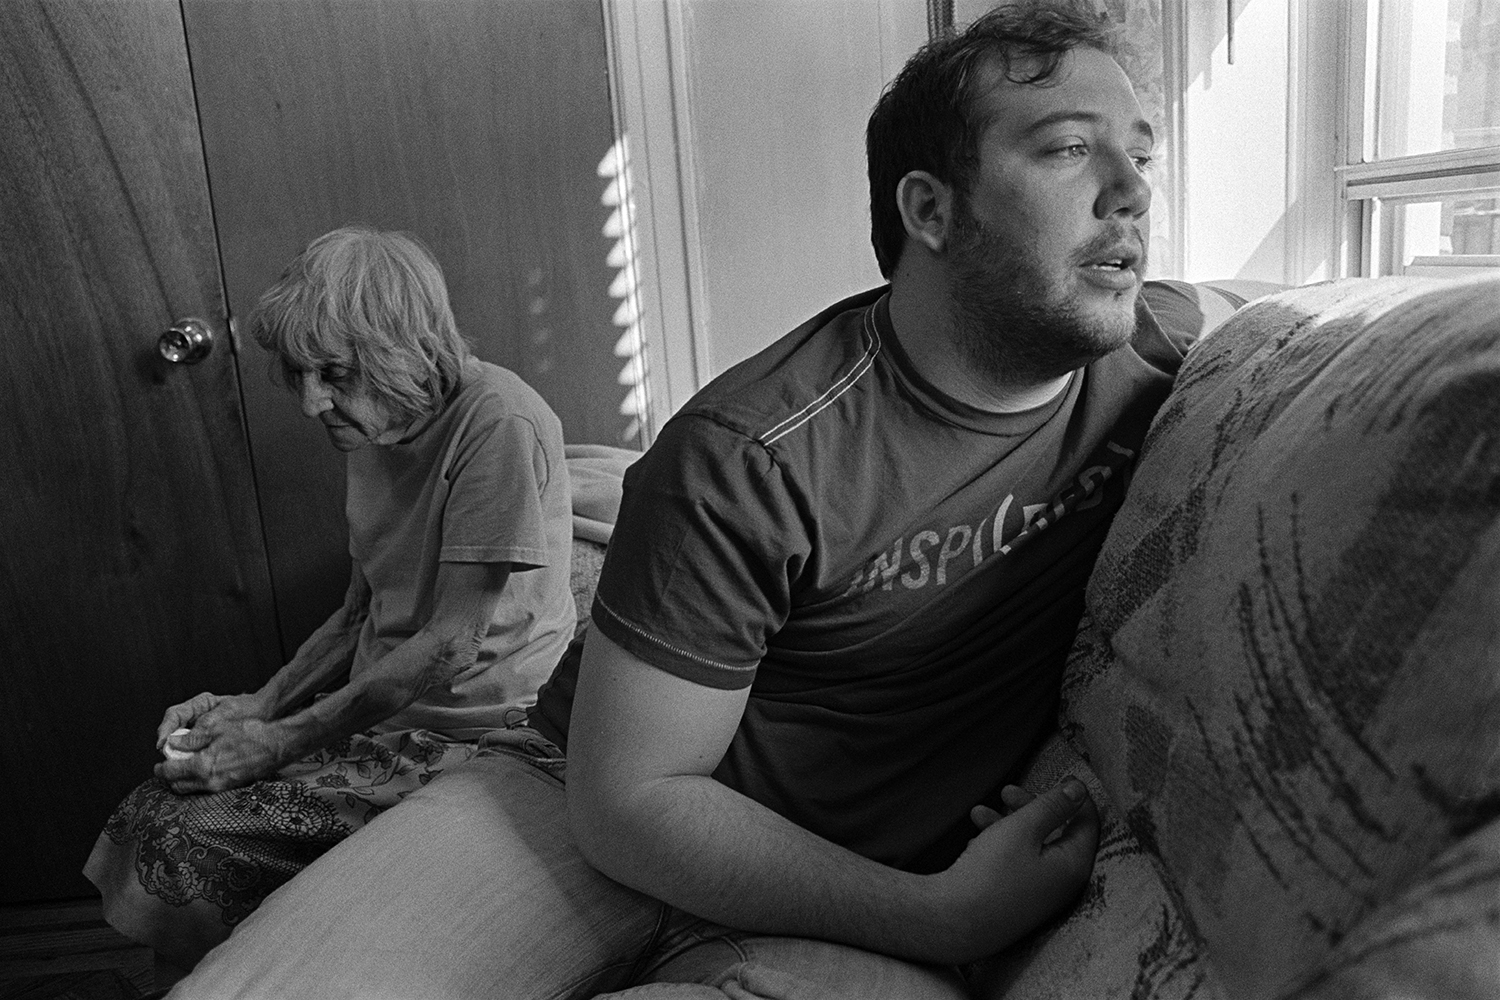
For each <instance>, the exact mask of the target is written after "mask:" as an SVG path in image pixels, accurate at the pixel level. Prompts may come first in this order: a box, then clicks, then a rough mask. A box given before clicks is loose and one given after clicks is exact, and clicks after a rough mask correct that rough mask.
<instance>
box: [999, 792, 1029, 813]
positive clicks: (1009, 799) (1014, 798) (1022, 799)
mask: <svg viewBox="0 0 1500 1000" xmlns="http://www.w3.org/2000/svg"><path fill="white" fill-rule="evenodd" d="M1034 798H1036V796H1035V795H1034V794H1032V793H1031V792H1028V791H1027V790H1026V789H1024V788H1022V787H1021V786H1020V785H1006V786H1005V787H1004V788H1002V789H1000V802H1001V803H1002V804H1003V805H1004V806H1005V808H1006V809H1007V810H1009V811H1010V812H1015V811H1016V810H1017V809H1020V808H1021V807H1022V806H1024V805H1026V803H1028V802H1030V801H1031V800H1032V799H1034Z"/></svg>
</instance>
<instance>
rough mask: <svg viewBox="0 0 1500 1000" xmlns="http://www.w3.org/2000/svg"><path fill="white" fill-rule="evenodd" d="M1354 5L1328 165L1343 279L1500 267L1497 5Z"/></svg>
mask: <svg viewBox="0 0 1500 1000" xmlns="http://www.w3.org/2000/svg"><path fill="white" fill-rule="evenodd" d="M1351 7H1352V8H1353V10H1352V12H1351V15H1350V19H1349V22H1348V34H1347V48H1346V62H1347V69H1346V73H1345V77H1344V80H1345V94H1346V97H1345V105H1344V116H1343V117H1344V122H1345V141H1344V144H1343V150H1342V157H1341V160H1342V162H1341V164H1340V165H1339V166H1338V167H1337V173H1338V178H1339V181H1338V183H1339V191H1340V195H1341V198H1342V200H1343V203H1344V206H1345V212H1344V219H1343V230H1342V233H1341V235H1342V238H1343V239H1342V242H1343V246H1344V250H1345V269H1346V271H1347V272H1348V273H1350V274H1371V275H1374V274H1454V275H1456V274H1462V273H1467V272H1470V271H1473V270H1476V269H1480V268H1496V267H1500V0H1368V3H1366V4H1357V3H1356V4H1353V5H1351Z"/></svg>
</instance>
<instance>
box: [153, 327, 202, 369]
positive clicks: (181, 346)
mask: <svg viewBox="0 0 1500 1000" xmlns="http://www.w3.org/2000/svg"><path fill="white" fill-rule="evenodd" d="M156 349H157V350H158V351H160V352H161V356H162V357H164V358H166V359H167V360H168V361H170V362H172V363H173V364H174V365H195V364H197V363H198V362H200V361H202V360H203V359H204V358H206V357H208V352H209V351H211V350H213V349H214V332H213V331H212V330H210V329H209V328H208V324H207V323H205V322H203V321H202V320H201V319H180V320H178V321H177V322H176V323H173V324H172V326H171V328H170V329H168V330H167V332H166V333H164V334H162V335H161V339H160V340H158V341H157V342H156Z"/></svg>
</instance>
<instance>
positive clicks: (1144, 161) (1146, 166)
mask: <svg viewBox="0 0 1500 1000" xmlns="http://www.w3.org/2000/svg"><path fill="white" fill-rule="evenodd" d="M1131 159H1132V160H1134V161H1135V169H1137V170H1139V171H1140V172H1141V173H1143V174H1144V173H1146V172H1147V171H1149V170H1150V169H1151V168H1152V167H1154V166H1156V157H1155V156H1154V155H1152V154H1151V153H1136V154H1135V155H1133V156H1131Z"/></svg>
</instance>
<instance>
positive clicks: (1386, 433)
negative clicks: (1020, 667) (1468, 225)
mask: <svg viewBox="0 0 1500 1000" xmlns="http://www.w3.org/2000/svg"><path fill="white" fill-rule="evenodd" d="M1086 607H1087V613H1086V619H1085V621H1084V623H1083V626H1082V628H1081V629H1080V632H1079V636H1078V639H1077V642H1076V644H1075V646H1074V649H1073V652H1072V655H1071V657H1070V662H1069V664H1068V667H1067V671H1066V674H1065V678H1064V683H1063V702H1062V708H1061V712H1060V720H1059V721H1060V729H1061V732H1060V733H1059V735H1058V736H1057V737H1055V738H1054V739H1053V740H1052V741H1051V742H1050V743H1049V744H1048V745H1047V746H1045V747H1044V748H1043V749H1042V751H1041V752H1040V753H1039V754H1038V758H1037V760H1036V761H1034V762H1033V764H1032V766H1031V769H1030V773H1029V774H1028V775H1027V777H1026V779H1025V780H1024V781H1023V784H1026V785H1028V786H1030V787H1033V788H1036V789H1040V788H1042V787H1046V786H1047V785H1050V784H1051V783H1052V782H1053V781H1055V780H1056V779H1057V777H1059V776H1060V775H1062V774H1065V773H1075V774H1078V775H1079V776H1080V777H1082V778H1083V779H1084V780H1085V781H1086V783H1088V784H1089V785H1090V786H1091V788H1092V790H1093V792H1094V796H1095V799H1096V800H1097V801H1098V802H1100V803H1101V811H1102V813H1103V818H1104V825H1103V829H1102V833H1101V838H1100V844H1099V850H1098V854H1097V858H1096V862H1095V868H1094V872H1093V875H1092V878H1091V880H1090V883H1089V885H1088V888H1087V890H1086V891H1085V892H1084V894H1083V896H1082V897H1081V899H1080V900H1079V901H1078V903H1077V904H1076V905H1075V906H1074V907H1073V908H1072V909H1071V911H1069V912H1068V913H1067V914H1065V915H1063V916H1062V917H1061V918H1060V919H1059V920H1058V921H1056V922H1055V923H1054V924H1053V925H1052V926H1050V927H1048V928H1046V929H1044V930H1043V931H1042V932H1041V933H1039V934H1037V935H1035V936H1034V937H1032V938H1030V939H1028V940H1027V941H1024V942H1022V943H1020V944H1019V945H1017V946H1015V947H1014V948H1012V949H1011V950H1010V951H1009V952H1007V953H1006V954H1005V955H1002V956H1000V957H999V958H998V959H997V960H995V961H993V962H991V963H988V964H987V966H986V971H985V977H986V982H985V983H984V989H983V991H984V993H985V995H993V996H999V995H1004V996H1014V997H1026V998H1050V997H1058V998H1072V997H1089V998H1104V997H1122V998H1123V997H1131V998H1159V1000H1178V998H1183V1000H1186V998H1201V1000H1208V998H1216V997H1233V998H1260V997H1267V998H1272V997H1285V998H1294V997H1295V998H1305V1000H1313V998H1334V997H1340V998H1342V997H1382V998H1397V997H1399V998H1417V997H1431V998H1439V997H1441V998H1467V997H1473V998H1479V997H1487V998H1496V997H1500V277H1495V278H1488V277H1485V278H1476V279H1470V280H1462V281H1453V280H1450V279H1416V278H1382V279H1362V280H1358V279H1357V280H1345V281H1338V282H1331V283H1326V284H1320V285H1313V286H1308V287H1303V288H1297V289H1291V290H1287V291H1284V292H1280V293H1278V294H1274V295H1271V296H1269V297H1266V298H1261V299H1258V300H1257V301H1255V302H1253V303H1251V304H1250V305H1249V306H1247V307H1245V308H1244V309H1241V310H1240V311H1239V312H1237V313H1235V314H1234V315H1233V316H1232V317H1231V318H1230V319H1228V320H1227V321H1226V322H1224V323H1223V325H1221V326H1219V327H1218V328H1217V329H1215V330H1214V331H1213V332H1211V333H1209V334H1208V335H1207V336H1206V338H1205V339H1204V340H1203V342H1202V343H1201V344H1199V345H1198V346H1197V347H1196V348H1194V350H1193V351H1192V353H1191V354H1189V356H1188V359H1187V361H1186V363H1185V365H1184V367H1183V369H1182V371H1181V373H1180V374H1179V376H1178V379H1177V383H1176V386H1175V387H1174V390H1173V392H1172V395H1171V397H1170V398H1169V399H1168V400H1167V402H1166V404H1165V405H1164V406H1163V407H1162V409H1161V411H1160V412H1159V413H1158V415H1157V418H1156V420H1155V422H1154V424H1153V425H1152V429H1151V432H1150V434H1149V436H1148V438H1147V440H1146V442H1145V444H1144V446H1143V448H1142V452H1141V457H1140V461H1139V464H1138V466H1137V468H1136V470H1135V472H1134V475H1133V478H1132V482H1131V484H1130V486H1129V489H1128V491H1127V496H1126V502H1125V505H1124V507H1123V508H1122V510H1121V511H1120V513H1119V515H1118V516H1117V517H1116V519H1115V521H1114V524H1113V526H1112V529H1111V531H1110V534H1109V537H1108V539H1107V541H1106V543H1105V546H1104V549H1103V551H1102V552H1101V554H1100V557H1099V560H1098V562H1097V563H1096V564H1095V568H1094V572H1093V574H1092V576H1091V578H1090V581H1089V586H1088V592H1087V598H1086Z"/></svg>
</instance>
